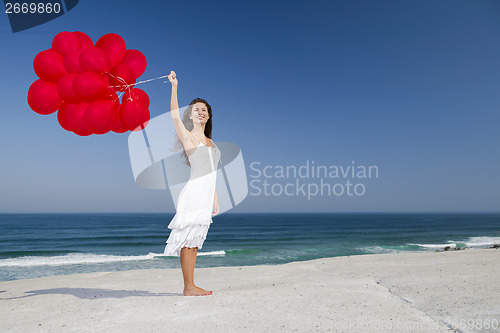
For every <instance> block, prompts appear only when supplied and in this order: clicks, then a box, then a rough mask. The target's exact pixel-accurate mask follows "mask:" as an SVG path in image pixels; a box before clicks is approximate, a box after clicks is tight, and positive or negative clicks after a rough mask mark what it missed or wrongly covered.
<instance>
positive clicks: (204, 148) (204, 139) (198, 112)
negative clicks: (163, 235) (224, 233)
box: [164, 71, 220, 296]
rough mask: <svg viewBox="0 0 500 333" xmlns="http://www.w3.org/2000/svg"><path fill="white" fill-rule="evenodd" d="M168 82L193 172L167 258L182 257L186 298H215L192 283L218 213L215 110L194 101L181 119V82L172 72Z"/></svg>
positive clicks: (178, 209)
mask: <svg viewBox="0 0 500 333" xmlns="http://www.w3.org/2000/svg"><path fill="white" fill-rule="evenodd" d="M168 79H169V80H170V82H171V83H172V98H171V101H170V109H171V112H170V114H171V116H172V120H173V121H174V125H175V130H176V132H177V138H178V141H180V144H182V148H183V156H184V158H185V161H186V164H188V165H189V166H190V167H191V172H190V176H189V180H188V182H187V183H186V185H185V186H184V188H183V189H182V191H181V193H180V194H179V199H178V201H177V206H176V214H175V216H174V218H173V219H172V221H171V222H170V224H169V225H168V228H169V229H171V230H172V231H171V232H170V236H169V237H168V239H167V245H166V247H165V252H164V254H165V255H170V256H180V261H181V268H182V275H183V277H184V296H204V295H212V291H207V290H205V289H202V288H199V287H197V286H196V285H195V284H194V281H193V276H194V266H195V263H196V256H197V254H198V249H201V247H202V245H203V242H204V241H205V238H206V235H207V232H208V229H209V227H210V224H211V223H212V216H214V215H216V214H217V213H218V212H219V203H218V199H217V192H216V190H215V180H216V175H217V165H218V163H219V161H220V150H219V148H217V146H216V145H215V143H214V142H213V141H212V140H211V139H210V138H211V137H212V108H211V107H210V105H209V104H208V103H207V102H206V101H205V100H203V99H201V98H196V99H194V100H193V101H191V103H190V104H189V106H188V107H187V108H186V111H184V115H183V118H182V119H181V117H180V115H179V104H178V102H177V85H178V81H177V77H176V74H175V72H174V71H171V72H170V74H169V75H168Z"/></svg>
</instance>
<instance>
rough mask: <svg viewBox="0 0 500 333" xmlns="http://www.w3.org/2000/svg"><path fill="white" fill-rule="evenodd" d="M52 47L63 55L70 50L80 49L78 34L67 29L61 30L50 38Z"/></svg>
mask: <svg viewBox="0 0 500 333" xmlns="http://www.w3.org/2000/svg"><path fill="white" fill-rule="evenodd" d="M52 48H53V49H54V51H56V52H58V53H59V54H61V55H62V56H63V57H65V56H66V55H67V54H68V53H70V52H73V51H81V49H82V45H81V43H80V38H78V36H76V35H74V34H73V33H71V32H69V31H63V32H60V33H58V34H57V35H56V36H55V37H54V39H53V40H52Z"/></svg>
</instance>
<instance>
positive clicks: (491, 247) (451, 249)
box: [434, 244, 500, 252]
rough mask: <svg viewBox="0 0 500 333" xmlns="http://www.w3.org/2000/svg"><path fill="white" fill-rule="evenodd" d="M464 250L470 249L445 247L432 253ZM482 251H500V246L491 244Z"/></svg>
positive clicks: (467, 247) (468, 247)
mask: <svg viewBox="0 0 500 333" xmlns="http://www.w3.org/2000/svg"><path fill="white" fill-rule="evenodd" d="M465 249H472V247H470V246H463V247H453V248H452V247H451V246H446V247H444V248H443V249H437V250H436V251H434V252H445V251H459V250H465ZM483 249H500V244H493V245H492V246H490V247H483Z"/></svg>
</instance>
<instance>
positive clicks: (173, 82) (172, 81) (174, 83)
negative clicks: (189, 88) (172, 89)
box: [168, 71, 179, 87]
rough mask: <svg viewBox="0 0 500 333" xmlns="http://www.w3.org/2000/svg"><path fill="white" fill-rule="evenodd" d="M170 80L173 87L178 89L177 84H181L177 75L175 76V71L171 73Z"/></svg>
mask: <svg viewBox="0 0 500 333" xmlns="http://www.w3.org/2000/svg"><path fill="white" fill-rule="evenodd" d="M168 80H169V81H170V83H172V86H176V87H177V84H178V83H179V82H178V81H177V75H176V74H175V72H174V71H170V74H169V75H168Z"/></svg>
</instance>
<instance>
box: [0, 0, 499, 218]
mask: <svg viewBox="0 0 500 333" xmlns="http://www.w3.org/2000/svg"><path fill="white" fill-rule="evenodd" d="M499 18H500V2H498V1H496V0H491V1H484V0H477V1H470V0H438V1H436V0H417V1H399V0H393V1H380V0H377V1H373V0H364V1H307V2H306V1H261V2H258V1H248V2H240V1H233V2H229V1H225V2H212V1H144V2H138V1H123V0H120V1H116V0H109V1H102V2H98V1H80V3H79V4H78V5H77V6H76V7H75V8H74V9H73V10H71V11H70V12H68V13H67V14H65V15H63V16H61V17H59V18H57V19H55V20H53V21H51V22H48V23H46V24H43V25H41V26H38V27H35V28H33V29H30V30H26V31H23V32H19V33H15V34H14V33H12V32H11V30H10V26H9V23H8V19H7V16H6V15H5V14H4V13H2V14H0V42H1V45H2V54H1V57H2V61H1V63H0V74H1V77H2V80H1V82H0V88H1V89H0V91H1V97H2V98H1V100H2V105H3V106H2V108H1V112H2V116H3V126H2V127H3V128H2V131H1V134H0V135H1V140H0V152H1V155H2V164H1V170H2V172H1V175H0V212H173V211H174V206H173V202H172V199H171V197H170V194H169V192H167V191H160V190H146V189H142V188H139V187H138V186H137V185H136V184H135V182H134V179H133V175H132V171H131V167H130V161H129V155H128V147H127V139H128V134H116V133H108V134H105V135H99V136H97V135H92V136H90V137H79V136H76V135H74V134H72V133H70V132H66V131H65V130H63V129H62V128H61V127H60V126H59V124H58V123H57V120H56V115H55V114H53V115H48V116H41V115H39V114H36V113H35V112H33V111H32V110H31V109H30V108H29V106H28V104H27V101H26V96H27V91H28V88H29V86H30V84H31V83H32V82H33V81H34V80H36V79H37V77H36V75H35V73H34V70H33V66H32V64H33V58H34V57H35V55H36V54H37V53H38V52H40V51H42V50H45V49H48V48H50V45H51V41H52V38H53V37H54V36H55V35H56V34H57V33H59V32H61V31H77V30H78V31H83V32H85V33H87V34H88V35H89V36H90V37H91V38H92V39H93V41H94V42H95V41H97V39H98V38H99V37H100V36H102V35H104V34H106V33H110V32H114V33H118V34H120V35H121V36H122V37H123V38H124V39H125V41H126V43H127V48H134V49H138V50H140V51H142V52H143V53H144V54H145V55H146V57H147V60H148V67H147V69H146V72H145V73H144V74H143V75H142V76H141V79H148V78H153V77H157V76H160V75H165V74H168V73H169V72H170V70H175V71H176V73H177V75H178V79H179V104H180V105H181V106H182V105H187V104H188V103H189V101H191V100H192V99H193V98H196V97H202V98H204V99H206V100H207V101H208V102H209V103H210V104H211V105H212V108H213V112H214V116H213V124H214V129H213V139H214V141H216V142H217V141H229V142H234V143H237V144H238V145H239V146H240V147H241V149H242V152H243V157H244V159H245V164H246V165H247V167H248V169H247V172H248V175H249V179H248V181H249V182H250V181H251V180H252V179H256V178H255V177H253V178H252V177H251V176H256V173H255V172H253V171H252V170H251V169H250V168H249V166H250V164H251V163H252V162H259V163H260V166H261V168H262V167H264V166H277V165H281V166H284V167H286V166H295V167H297V168H298V167H299V166H301V165H304V164H305V163H306V161H309V162H310V163H311V161H314V163H315V164H316V165H325V166H331V165H337V166H340V165H343V166H347V165H351V164H352V161H355V164H357V165H366V166H368V165H376V166H377V167H378V171H379V174H378V176H379V177H378V178H372V179H364V180H360V179H358V180H354V181H351V182H354V183H357V182H361V183H363V184H364V186H365V189H366V192H365V194H364V195H362V196H347V195H342V196H333V195H330V196H327V195H323V196H319V195H318V196H316V197H311V198H310V200H308V199H307V197H304V196H302V195H294V196H287V195H284V194H282V195H275V196H265V195H263V194H261V195H251V194H250V195H249V196H248V197H247V198H246V199H245V201H244V202H243V203H242V204H241V205H240V206H238V207H237V208H236V209H234V210H233V212H268V211H280V212H284V211H290V212H312V211H318V212H319V211H321V212H336V211H341V212H391V211H393V212H419V211H422V212H428V211H500V173H499V171H500V149H499V144H500V130H499V129H500V39H499V36H500V19H499ZM140 88H142V89H144V90H145V91H146V92H147V93H148V94H149V96H150V98H151V107H150V112H151V116H152V117H155V116H158V115H161V114H163V113H165V112H167V111H168V110H169V100H170V86H169V85H167V84H163V83H162V81H161V80H157V81H154V82H151V83H147V84H144V85H142V86H140ZM260 180H261V181H263V180H264V178H260ZM268 181H270V182H274V183H276V184H278V183H281V184H283V185H285V184H286V183H295V181H296V179H295V178H293V179H290V178H289V179H281V180H279V179H275V178H272V179H268ZM301 181H303V182H306V183H312V182H319V179H301ZM325 181H327V182H330V183H332V182H342V183H345V180H338V179H337V180H335V179H325ZM249 190H250V191H252V189H251V188H249ZM254 192H255V191H254Z"/></svg>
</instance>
